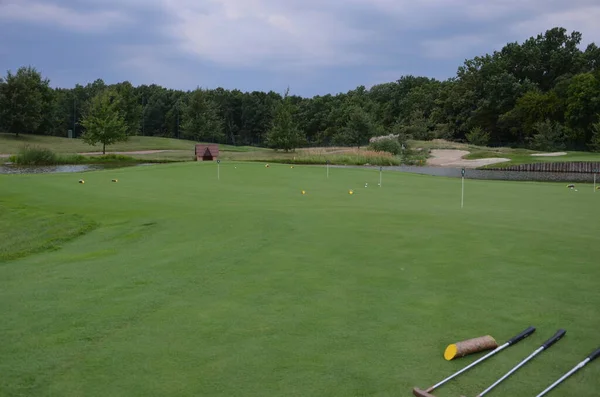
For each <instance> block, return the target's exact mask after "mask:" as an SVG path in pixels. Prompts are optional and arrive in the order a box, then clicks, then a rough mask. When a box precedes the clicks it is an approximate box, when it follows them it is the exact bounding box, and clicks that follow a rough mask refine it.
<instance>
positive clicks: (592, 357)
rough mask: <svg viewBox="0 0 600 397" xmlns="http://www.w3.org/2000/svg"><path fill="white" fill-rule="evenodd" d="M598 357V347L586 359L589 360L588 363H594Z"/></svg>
mask: <svg viewBox="0 0 600 397" xmlns="http://www.w3.org/2000/svg"><path fill="white" fill-rule="evenodd" d="M598 356H600V347H599V348H597V349H596V351H595V352H593V353H592V354H590V355H589V356H588V358H589V359H590V361H594V359H596V358H598ZM588 362H589V361H588Z"/></svg>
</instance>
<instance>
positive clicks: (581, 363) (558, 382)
mask: <svg viewBox="0 0 600 397" xmlns="http://www.w3.org/2000/svg"><path fill="white" fill-rule="evenodd" d="M589 361H590V359H589V358H586V359H585V360H583V361H582V362H580V363H579V364H577V366H575V368H573V369H572V370H570V371H569V372H567V373H566V374H564V375H563V376H562V377H561V378H560V379H559V380H557V381H556V382H554V383H553V384H551V385H550V386H548V388H547V389H546V390H544V391H543V392H541V393H540V394H538V395H537V396H535V397H541V396H543V395H545V394H547V393H548V392H549V391H550V390H552V389H554V388H555V387H556V386H558V385H559V384H560V383H561V382H562V381H564V380H565V379H567V378H568V377H569V376H571V375H573V374H574V373H575V372H577V371H579V370H580V369H581V367H583V366H584V365H586V364H587V363H588V362H589Z"/></svg>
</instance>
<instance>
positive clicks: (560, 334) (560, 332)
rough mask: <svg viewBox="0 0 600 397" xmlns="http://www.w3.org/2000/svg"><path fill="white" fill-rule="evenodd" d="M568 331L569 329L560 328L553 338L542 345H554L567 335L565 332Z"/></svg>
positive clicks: (546, 346)
mask: <svg viewBox="0 0 600 397" xmlns="http://www.w3.org/2000/svg"><path fill="white" fill-rule="evenodd" d="M566 333H567V331H565V330H564V329H559V330H558V331H557V332H556V333H555V334H554V336H553V337H552V338H550V339H548V340H547V341H546V342H544V344H543V345H542V346H543V347H544V349H547V348H549V347H550V346H552V345H553V344H555V343H556V342H558V341H559V340H560V339H561V338H562V337H563V336H565V334H566Z"/></svg>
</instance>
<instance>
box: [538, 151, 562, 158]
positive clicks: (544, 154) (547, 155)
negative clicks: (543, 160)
mask: <svg viewBox="0 0 600 397" xmlns="http://www.w3.org/2000/svg"><path fill="white" fill-rule="evenodd" d="M566 154H567V152H554V153H536V154H532V156H533V157H558V156H565V155H566Z"/></svg>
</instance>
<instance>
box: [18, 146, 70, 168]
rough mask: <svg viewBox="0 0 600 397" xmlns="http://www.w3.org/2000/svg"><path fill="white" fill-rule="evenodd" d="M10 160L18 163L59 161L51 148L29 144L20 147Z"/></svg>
mask: <svg viewBox="0 0 600 397" xmlns="http://www.w3.org/2000/svg"><path fill="white" fill-rule="evenodd" d="M12 160H13V161H14V163H16V164H19V165H55V164H58V162H59V159H58V156H57V155H56V154H55V153H54V152H53V151H52V150H50V149H46V148H40V147H36V146H29V145H27V146H24V147H23V148H21V150H19V154H17V155H16V156H14V158H13V159H12Z"/></svg>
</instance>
